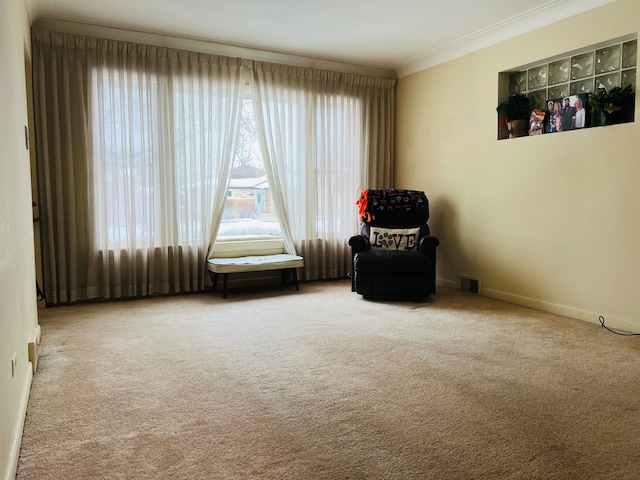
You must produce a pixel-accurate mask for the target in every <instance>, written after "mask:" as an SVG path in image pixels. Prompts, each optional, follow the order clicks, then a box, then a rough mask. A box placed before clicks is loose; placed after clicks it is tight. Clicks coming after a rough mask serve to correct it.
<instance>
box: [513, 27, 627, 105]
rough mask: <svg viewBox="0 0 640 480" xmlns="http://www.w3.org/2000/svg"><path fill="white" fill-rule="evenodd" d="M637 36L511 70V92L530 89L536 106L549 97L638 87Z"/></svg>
mask: <svg viewBox="0 0 640 480" xmlns="http://www.w3.org/2000/svg"><path fill="white" fill-rule="evenodd" d="M637 56H638V40H637V39H634V40H629V41H625V42H617V43H612V44H611V45H607V46H605V47H601V48H596V49H587V50H585V51H583V52H579V53H576V54H574V55H567V56H566V57H565V58H561V59H558V60H554V61H552V62H541V63H540V64H539V65H535V66H533V67H530V68H528V69H526V70H521V71H516V72H510V73H509V94H510V95H511V94H513V93H528V94H529V96H530V97H531V98H532V100H533V105H534V108H539V109H542V110H544V109H545V107H546V103H547V100H549V99H555V98H561V97H567V96H569V95H579V94H584V93H594V92H596V91H598V90H600V89H603V88H604V89H606V90H609V89H611V88H613V87H622V88H624V87H626V86H627V85H631V86H632V87H633V90H634V91H635V89H636V67H637Z"/></svg>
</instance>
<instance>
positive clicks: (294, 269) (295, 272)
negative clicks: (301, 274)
mask: <svg viewBox="0 0 640 480" xmlns="http://www.w3.org/2000/svg"><path fill="white" fill-rule="evenodd" d="M291 274H292V275H293V282H294V283H295V284H296V291H300V287H299V286H298V270H297V269H296V268H292V269H291Z"/></svg>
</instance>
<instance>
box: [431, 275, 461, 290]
mask: <svg viewBox="0 0 640 480" xmlns="http://www.w3.org/2000/svg"><path fill="white" fill-rule="evenodd" d="M436 287H448V288H455V289H458V290H460V285H459V284H458V283H456V282H454V281H452V280H446V279H444V278H436Z"/></svg>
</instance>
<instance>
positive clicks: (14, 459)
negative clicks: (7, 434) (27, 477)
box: [4, 368, 33, 480]
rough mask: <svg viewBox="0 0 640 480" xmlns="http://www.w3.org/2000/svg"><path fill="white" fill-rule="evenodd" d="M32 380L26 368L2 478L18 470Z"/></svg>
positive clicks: (12, 474)
mask: <svg viewBox="0 0 640 480" xmlns="http://www.w3.org/2000/svg"><path fill="white" fill-rule="evenodd" d="M32 381H33V371H32V369H31V368H27V376H26V378H25V382H24V384H23V386H22V395H21V403H20V410H19V412H18V415H17V416H16V422H15V425H14V428H13V435H12V436H11V441H12V442H13V444H12V446H11V450H10V452H9V458H8V462H7V468H6V470H5V472H4V478H5V479H6V480H9V479H12V478H16V473H17V470H18V459H19V458H20V446H21V445H22V432H23V430H24V422H25V419H26V418H27V405H28V404H29V392H30V391H31V382H32Z"/></svg>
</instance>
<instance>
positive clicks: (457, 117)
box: [396, 0, 640, 332]
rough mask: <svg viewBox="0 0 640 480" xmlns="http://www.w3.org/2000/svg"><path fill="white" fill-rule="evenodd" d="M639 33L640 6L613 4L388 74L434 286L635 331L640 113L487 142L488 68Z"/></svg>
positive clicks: (491, 120) (492, 80) (491, 129)
mask: <svg viewBox="0 0 640 480" xmlns="http://www.w3.org/2000/svg"><path fill="white" fill-rule="evenodd" d="M639 28H640V2H638V1H637V0H618V1H616V2H614V3H612V4H609V5H607V6H604V7H601V8H598V9H596V10H592V11H590V12H587V13H584V14H581V15H579V16H576V17H573V18H571V19H569V20H565V21H562V22H561V23H560V24H554V25H552V26H549V27H545V28H543V29H540V30H538V31H535V32H533V33H528V34H525V35H522V36H521V37H518V38H516V39H513V40H509V41H506V42H504V43H501V44H498V45H495V46H492V47H489V48H486V49H483V50H481V51H479V52H476V53H473V54H470V55H467V56H464V57H462V58H459V59H456V60H453V61H450V62H447V63H445V64H442V65H439V66H436V67H433V68H429V69H427V70H424V71H421V72H418V73H416V74H414V75H411V76H408V77H403V78H401V79H400V80H399V82H398V101H397V133H396V139H397V167H396V185H397V186H398V187H401V188H417V189H424V190H425V191H426V192H427V195H428V197H429V199H430V207H431V220H430V225H431V227H432V231H433V232H434V234H435V235H437V236H438V237H439V238H440V240H441V244H440V247H439V249H438V269H437V275H438V279H439V283H441V284H449V285H455V286H457V285H459V275H460V274H468V275H473V276H478V277H480V278H481V279H482V283H481V286H482V293H483V294H484V295H488V296H492V297H496V298H501V299H504V300H507V301H511V302H514V303H520V304H523V305H528V306H532V307H536V308H540V309H542V310H547V311H553V312H557V313H561V314H565V315H567V316H571V317H575V318H580V319H584V320H588V321H592V322H597V321H598V315H604V316H605V318H606V320H607V323H608V324H610V325H611V326H618V327H619V328H626V329H629V330H632V331H635V332H640V298H639V293H638V286H640V248H639V239H640V215H639V214H638V212H639V210H640V207H639V205H640V153H639V152H640V118H638V117H639V115H638V113H637V114H636V118H638V120H637V121H636V122H635V123H629V124H624V125H614V126H608V127H602V128H592V129H586V130H583V131H572V132H566V133H563V134H558V135H543V136H539V137H526V138H517V139H511V140H502V141H497V140H496V118H497V117H496V111H495V107H496V105H497V103H498V85H497V81H498V72H500V71H504V70H508V69H511V68H515V67H519V66H521V65H526V64H530V63H533V62H536V61H540V60H544V59H546V58H548V57H553V56H555V55H560V54H563V53H567V52H570V51H572V50H576V49H581V48H585V47H588V46H591V45H593V44H596V43H599V42H602V41H607V40H611V39H614V38H618V37H621V36H623V35H626V34H630V33H636V32H637V31H638V30H639ZM636 112H640V109H638V108H636Z"/></svg>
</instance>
